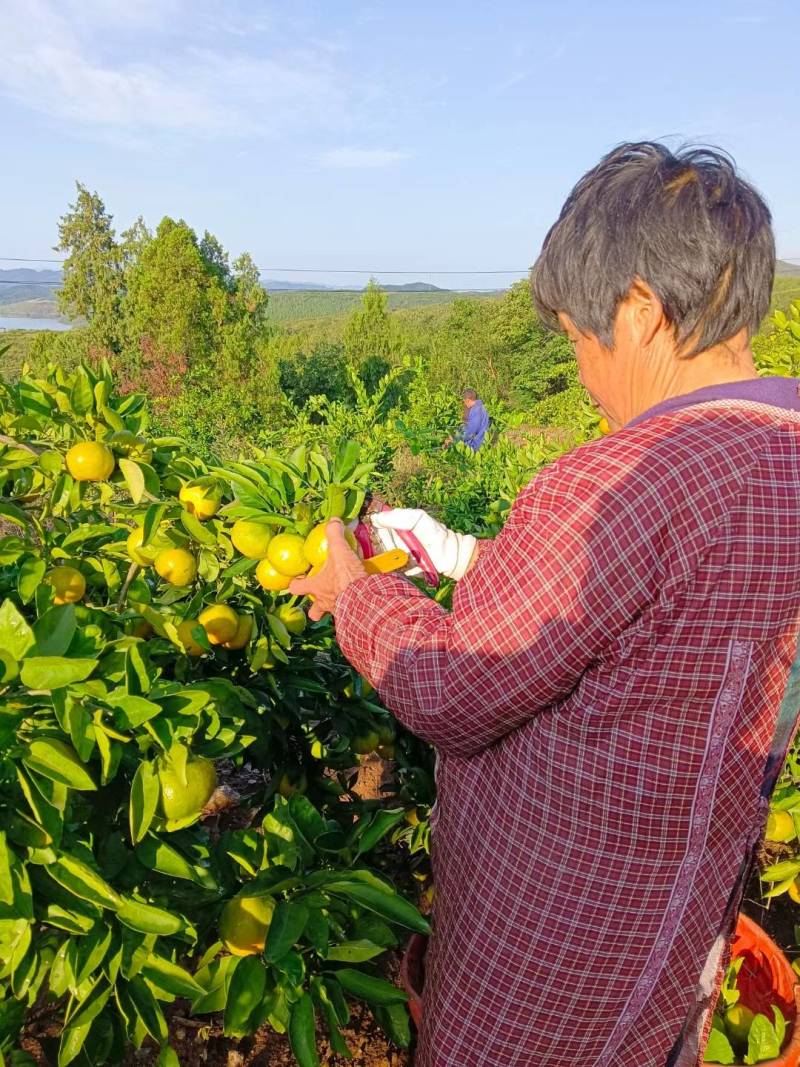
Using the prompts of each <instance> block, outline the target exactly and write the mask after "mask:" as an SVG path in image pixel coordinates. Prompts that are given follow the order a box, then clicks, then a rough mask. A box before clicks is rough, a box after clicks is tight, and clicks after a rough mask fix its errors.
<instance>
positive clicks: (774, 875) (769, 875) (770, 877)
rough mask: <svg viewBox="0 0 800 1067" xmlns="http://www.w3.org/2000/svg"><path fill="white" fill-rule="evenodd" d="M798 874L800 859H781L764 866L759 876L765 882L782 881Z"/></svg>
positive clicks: (799, 872)
mask: <svg viewBox="0 0 800 1067" xmlns="http://www.w3.org/2000/svg"><path fill="white" fill-rule="evenodd" d="M798 874H800V860H781V862H780V863H773V864H772V865H771V866H770V867H765V868H764V870H763V871H762V872H761V877H762V879H763V880H764V881H765V882H782V881H784V880H785V879H786V878H796V877H797V876H798Z"/></svg>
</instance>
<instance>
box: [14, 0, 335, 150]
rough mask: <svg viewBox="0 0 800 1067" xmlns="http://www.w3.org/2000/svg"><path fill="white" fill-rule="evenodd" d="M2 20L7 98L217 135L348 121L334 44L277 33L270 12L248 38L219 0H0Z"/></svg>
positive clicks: (152, 129) (66, 115)
mask: <svg viewBox="0 0 800 1067" xmlns="http://www.w3.org/2000/svg"><path fill="white" fill-rule="evenodd" d="M0 24H2V25H3V27H4V42H3V43H4V49H3V53H4V54H3V62H2V63H1V64H0V95H5V96H6V97H9V98H11V99H14V100H16V101H17V102H18V103H20V104H21V105H23V106H25V107H27V108H29V109H31V110H33V111H36V112H39V113H41V114H44V115H47V116H48V117H49V118H52V119H55V120H67V122H68V123H70V124H73V125H75V126H80V127H84V128H94V129H96V130H99V131H101V132H104V133H106V134H110V135H114V136H119V135H132V136H134V137H135V136H137V135H139V134H144V133H149V134H152V133H158V132H162V133H167V134H171V135H176V134H188V135H191V136H194V137H203V136H214V137H219V136H224V135H234V136H237V135H248V136H253V135H269V134H271V133H274V132H276V131H278V130H281V129H284V128H285V127H287V126H292V124H295V123H297V122H300V121H302V122H304V123H308V124H310V125H313V126H316V127H323V128H329V127H331V126H335V125H337V124H340V125H341V124H345V125H346V107H345V105H346V102H347V98H348V87H347V83H346V79H345V77H344V76H343V75H342V73H341V72H340V71H339V70H338V69H337V68H336V66H335V65H334V59H333V57H334V55H335V50H332V49H329V48H326V47H324V46H321V45H318V44H314V43H312V44H309V45H307V46H306V47H299V48H298V47H297V46H296V44H294V45H291V44H288V45H287V44H286V42H284V41H281V40H279V39H277V38H275V37H274V36H273V37H272V39H270V23H269V20H268V19H267V18H262V19H260V20H256V21H255V22H254V23H253V24H252V25H251V31H252V34H251V37H249V38H246V37H242V36H240V35H239V34H238V33H237V30H238V29H239V26H238V23H237V19H236V18H235V17H234V15H233V14H229V15H228V16H225V17H224V18H223V17H222V16H221V14H220V11H219V9H218V8H217V7H216V6H215V5H214V3H213V0H210V2H209V3H208V4H200V3H197V2H196V0H164V2H161V0H138V2H137V3H133V4H120V3H119V2H118V0H80V3H79V2H78V0H62V2H61V3H59V2H58V0H0ZM223 29H228V30H229V31H233V32H228V33H227V34H226V33H223V32H222V31H223ZM255 38H258V49H257V51H255V50H253V44H254V39H255ZM248 49H251V50H250V51H248Z"/></svg>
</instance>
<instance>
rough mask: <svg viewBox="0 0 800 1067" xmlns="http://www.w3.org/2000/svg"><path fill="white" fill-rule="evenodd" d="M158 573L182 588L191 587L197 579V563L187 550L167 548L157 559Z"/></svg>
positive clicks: (171, 583)
mask: <svg viewBox="0 0 800 1067" xmlns="http://www.w3.org/2000/svg"><path fill="white" fill-rule="evenodd" d="M154 566H155V568H156V572H157V573H158V574H159V575H160V576H161V577H162V578H163V579H164V581H165V582H169V584H170V585H177V586H180V587H183V586H186V585H191V584H192V582H193V581H194V580H195V578H196V577H197V563H196V562H195V558H194V556H193V555H192V553H191V552H187V550H186V549H185V548H165V549H162V551H161V552H159V553H158V555H157V556H156V558H155V562H154Z"/></svg>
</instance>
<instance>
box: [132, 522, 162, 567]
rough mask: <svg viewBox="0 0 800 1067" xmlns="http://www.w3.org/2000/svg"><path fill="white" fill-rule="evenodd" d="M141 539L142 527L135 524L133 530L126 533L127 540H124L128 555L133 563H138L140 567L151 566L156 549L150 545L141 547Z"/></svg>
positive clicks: (142, 534) (156, 552) (142, 537)
mask: <svg viewBox="0 0 800 1067" xmlns="http://www.w3.org/2000/svg"><path fill="white" fill-rule="evenodd" d="M142 541H144V528H143V527H142V526H137V527H136V529H135V530H131V532H130V533H129V534H128V540H127V541H126V547H127V549H128V557H129V559H132V560H133V562H134V563H138V564H139V566H140V567H151V566H152V565H153V560H154V559H155V558H156V556H157V555H158V549H155V548H153V547H152V545H148V546H147V548H142Z"/></svg>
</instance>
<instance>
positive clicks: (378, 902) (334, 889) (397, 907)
mask: <svg viewBox="0 0 800 1067" xmlns="http://www.w3.org/2000/svg"><path fill="white" fill-rule="evenodd" d="M327 889H328V892H330V893H337V894H339V895H342V896H346V897H349V898H350V899H351V900H354V901H356V903H357V904H361V905H362V907H365V908H368V909H369V910H370V911H374V912H376V913H377V914H378V915H382V916H383V918H384V919H389V920H390V922H395V923H398V924H399V925H400V926H405V927H407V928H408V929H409V930H416V931H417V932H418V933H421V934H429V933H430V929H431V928H430V925H429V923H428V920H427V919H425V918H424V917H423V916H422V915H420V913H419V912H418V911H417V909H416V908H415V907H414V905H413V904H410V903H409V902H408V901H407V900H405V899H404V898H403V897H401V896H399V895H398V894H397V893H396V892H388V893H384V892H383V891H381V890H380V889H375V888H374V887H373V886H371V885H362V884H360V883H358V882H333V883H332V884H330V885H328V886H327Z"/></svg>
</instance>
